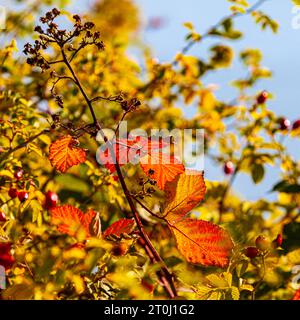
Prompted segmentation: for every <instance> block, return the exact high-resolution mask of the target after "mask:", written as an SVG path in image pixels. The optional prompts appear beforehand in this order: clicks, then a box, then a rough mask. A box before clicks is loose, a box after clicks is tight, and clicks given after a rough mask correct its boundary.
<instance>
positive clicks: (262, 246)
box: [255, 236, 271, 251]
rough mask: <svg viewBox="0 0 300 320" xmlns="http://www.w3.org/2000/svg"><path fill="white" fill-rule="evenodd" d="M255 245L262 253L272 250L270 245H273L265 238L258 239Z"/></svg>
mask: <svg viewBox="0 0 300 320" xmlns="http://www.w3.org/2000/svg"><path fill="white" fill-rule="evenodd" d="M255 244H256V247H257V248H258V249H259V250H262V251H265V250H268V249H270V245H271V243H270V241H269V240H268V239H267V238H266V237H264V236H259V237H257V238H256V240H255Z"/></svg>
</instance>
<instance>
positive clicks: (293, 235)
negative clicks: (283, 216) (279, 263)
mask: <svg viewBox="0 0 300 320" xmlns="http://www.w3.org/2000/svg"><path fill="white" fill-rule="evenodd" d="M282 233H283V234H284V241H283V243H282V248H283V249H284V250H287V251H292V250H294V249H298V248H299V243H300V223H299V222H291V223H289V224H286V225H285V226H284V228H283V232H282Z"/></svg>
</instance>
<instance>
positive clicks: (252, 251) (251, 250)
mask: <svg viewBox="0 0 300 320" xmlns="http://www.w3.org/2000/svg"><path fill="white" fill-rule="evenodd" d="M245 255H246V257H248V258H251V259H253V258H256V257H257V256H258V255H259V250H258V249H257V248H256V247H248V248H246V249H245Z"/></svg>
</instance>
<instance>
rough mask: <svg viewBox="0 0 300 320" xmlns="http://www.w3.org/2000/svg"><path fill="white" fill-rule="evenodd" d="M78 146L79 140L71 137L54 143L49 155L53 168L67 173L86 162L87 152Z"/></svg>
mask: <svg viewBox="0 0 300 320" xmlns="http://www.w3.org/2000/svg"><path fill="white" fill-rule="evenodd" d="M77 145H78V140H77V139H74V138H73V137H71V136H69V135H68V136H65V137H62V138H60V139H59V140H57V141H55V142H53V143H52V144H51V145H50V153H49V160H50V162H51V164H52V166H53V167H55V168H56V170H58V171H60V172H65V171H66V170H68V169H69V168H70V167H73V166H75V165H77V164H80V163H83V162H85V160H86V152H85V150H84V149H82V148H78V147H77Z"/></svg>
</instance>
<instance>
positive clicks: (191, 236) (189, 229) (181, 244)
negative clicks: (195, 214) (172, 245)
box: [170, 219, 233, 267]
mask: <svg viewBox="0 0 300 320" xmlns="http://www.w3.org/2000/svg"><path fill="white" fill-rule="evenodd" d="M170 227H171V229H172V231H173V233H174V235H175V238H176V241H177V247H178V250H179V251H180V252H181V254H182V255H183V256H184V257H185V258H186V260H187V261H188V262H191V263H196V264H202V265H205V266H219V267H225V266H226V265H227V264H228V259H229V255H230V252H231V249H232V248H233V243H232V240H231V238H230V236H229V234H228V233H227V232H226V231H225V230H223V229H222V228H220V227H219V226H217V225H215V224H213V223H211V222H208V221H203V220H197V219H183V220H181V221H179V222H177V223H176V225H171V226H170Z"/></svg>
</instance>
